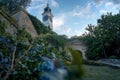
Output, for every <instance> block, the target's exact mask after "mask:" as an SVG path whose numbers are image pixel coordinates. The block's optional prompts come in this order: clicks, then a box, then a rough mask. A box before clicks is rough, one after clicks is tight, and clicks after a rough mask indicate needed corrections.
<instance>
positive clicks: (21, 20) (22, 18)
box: [13, 11, 38, 38]
mask: <svg viewBox="0 0 120 80" xmlns="http://www.w3.org/2000/svg"><path fill="white" fill-rule="evenodd" d="M13 18H15V19H16V21H17V23H18V25H19V27H20V28H25V29H26V31H27V32H28V33H29V34H31V36H32V37H33V38H35V37H37V36H38V34H37V32H36V30H35V28H34V26H33V24H32V22H31V20H30V18H29V17H28V15H27V13H25V12H24V11H19V12H17V13H16V14H14V15H13Z"/></svg>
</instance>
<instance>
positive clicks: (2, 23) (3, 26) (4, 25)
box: [0, 20, 6, 35]
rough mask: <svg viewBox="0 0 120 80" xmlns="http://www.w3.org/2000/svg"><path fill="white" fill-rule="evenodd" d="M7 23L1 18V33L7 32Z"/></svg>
mask: <svg viewBox="0 0 120 80" xmlns="http://www.w3.org/2000/svg"><path fill="white" fill-rule="evenodd" d="M5 28H6V24H5V22H2V21H1V20H0V35H3V34H4V33H5Z"/></svg>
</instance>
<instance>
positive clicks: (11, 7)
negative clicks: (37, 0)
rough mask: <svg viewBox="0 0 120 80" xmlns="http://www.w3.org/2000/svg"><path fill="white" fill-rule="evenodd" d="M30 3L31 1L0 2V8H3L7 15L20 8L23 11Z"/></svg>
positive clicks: (6, 0) (13, 0) (2, 0)
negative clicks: (7, 12)
mask: <svg viewBox="0 0 120 80" xmlns="http://www.w3.org/2000/svg"><path fill="white" fill-rule="evenodd" d="M30 3H31V0H1V1H0V7H4V8H5V9H6V10H8V11H9V13H12V12H14V11H18V10H20V9H21V8H23V9H25V8H26V7H27V6H28V5H29V4H30Z"/></svg>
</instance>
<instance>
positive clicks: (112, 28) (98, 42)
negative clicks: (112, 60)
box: [82, 13, 120, 60]
mask: <svg viewBox="0 0 120 80" xmlns="http://www.w3.org/2000/svg"><path fill="white" fill-rule="evenodd" d="M97 23H98V25H97V26H94V25H88V27H87V28H86V30H87V31H88V33H85V34H83V36H82V39H83V41H84V42H85V43H86V44H87V45H88V50H87V52H86V56H87V57H88V59H94V60H97V59H101V58H108V57H109V56H112V55H115V56H118V57H119V58H120V51H119V50H120V43H119V41H120V36H119V34H120V13H118V14H116V15H112V13H108V14H107V15H102V16H101V18H100V19H98V22H97Z"/></svg>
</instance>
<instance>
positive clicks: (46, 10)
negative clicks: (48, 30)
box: [42, 3, 53, 16]
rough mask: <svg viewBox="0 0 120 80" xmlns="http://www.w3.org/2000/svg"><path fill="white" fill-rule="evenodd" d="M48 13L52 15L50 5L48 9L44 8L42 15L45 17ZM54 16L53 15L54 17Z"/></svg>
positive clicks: (47, 6)
mask: <svg viewBox="0 0 120 80" xmlns="http://www.w3.org/2000/svg"><path fill="white" fill-rule="evenodd" d="M46 12H50V14H51V15H52V13H51V9H50V7H49V4H48V3H47V5H46V7H45V8H44V12H43V13H42V15H44V14H45V13H46ZM52 16H53V15H52Z"/></svg>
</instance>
